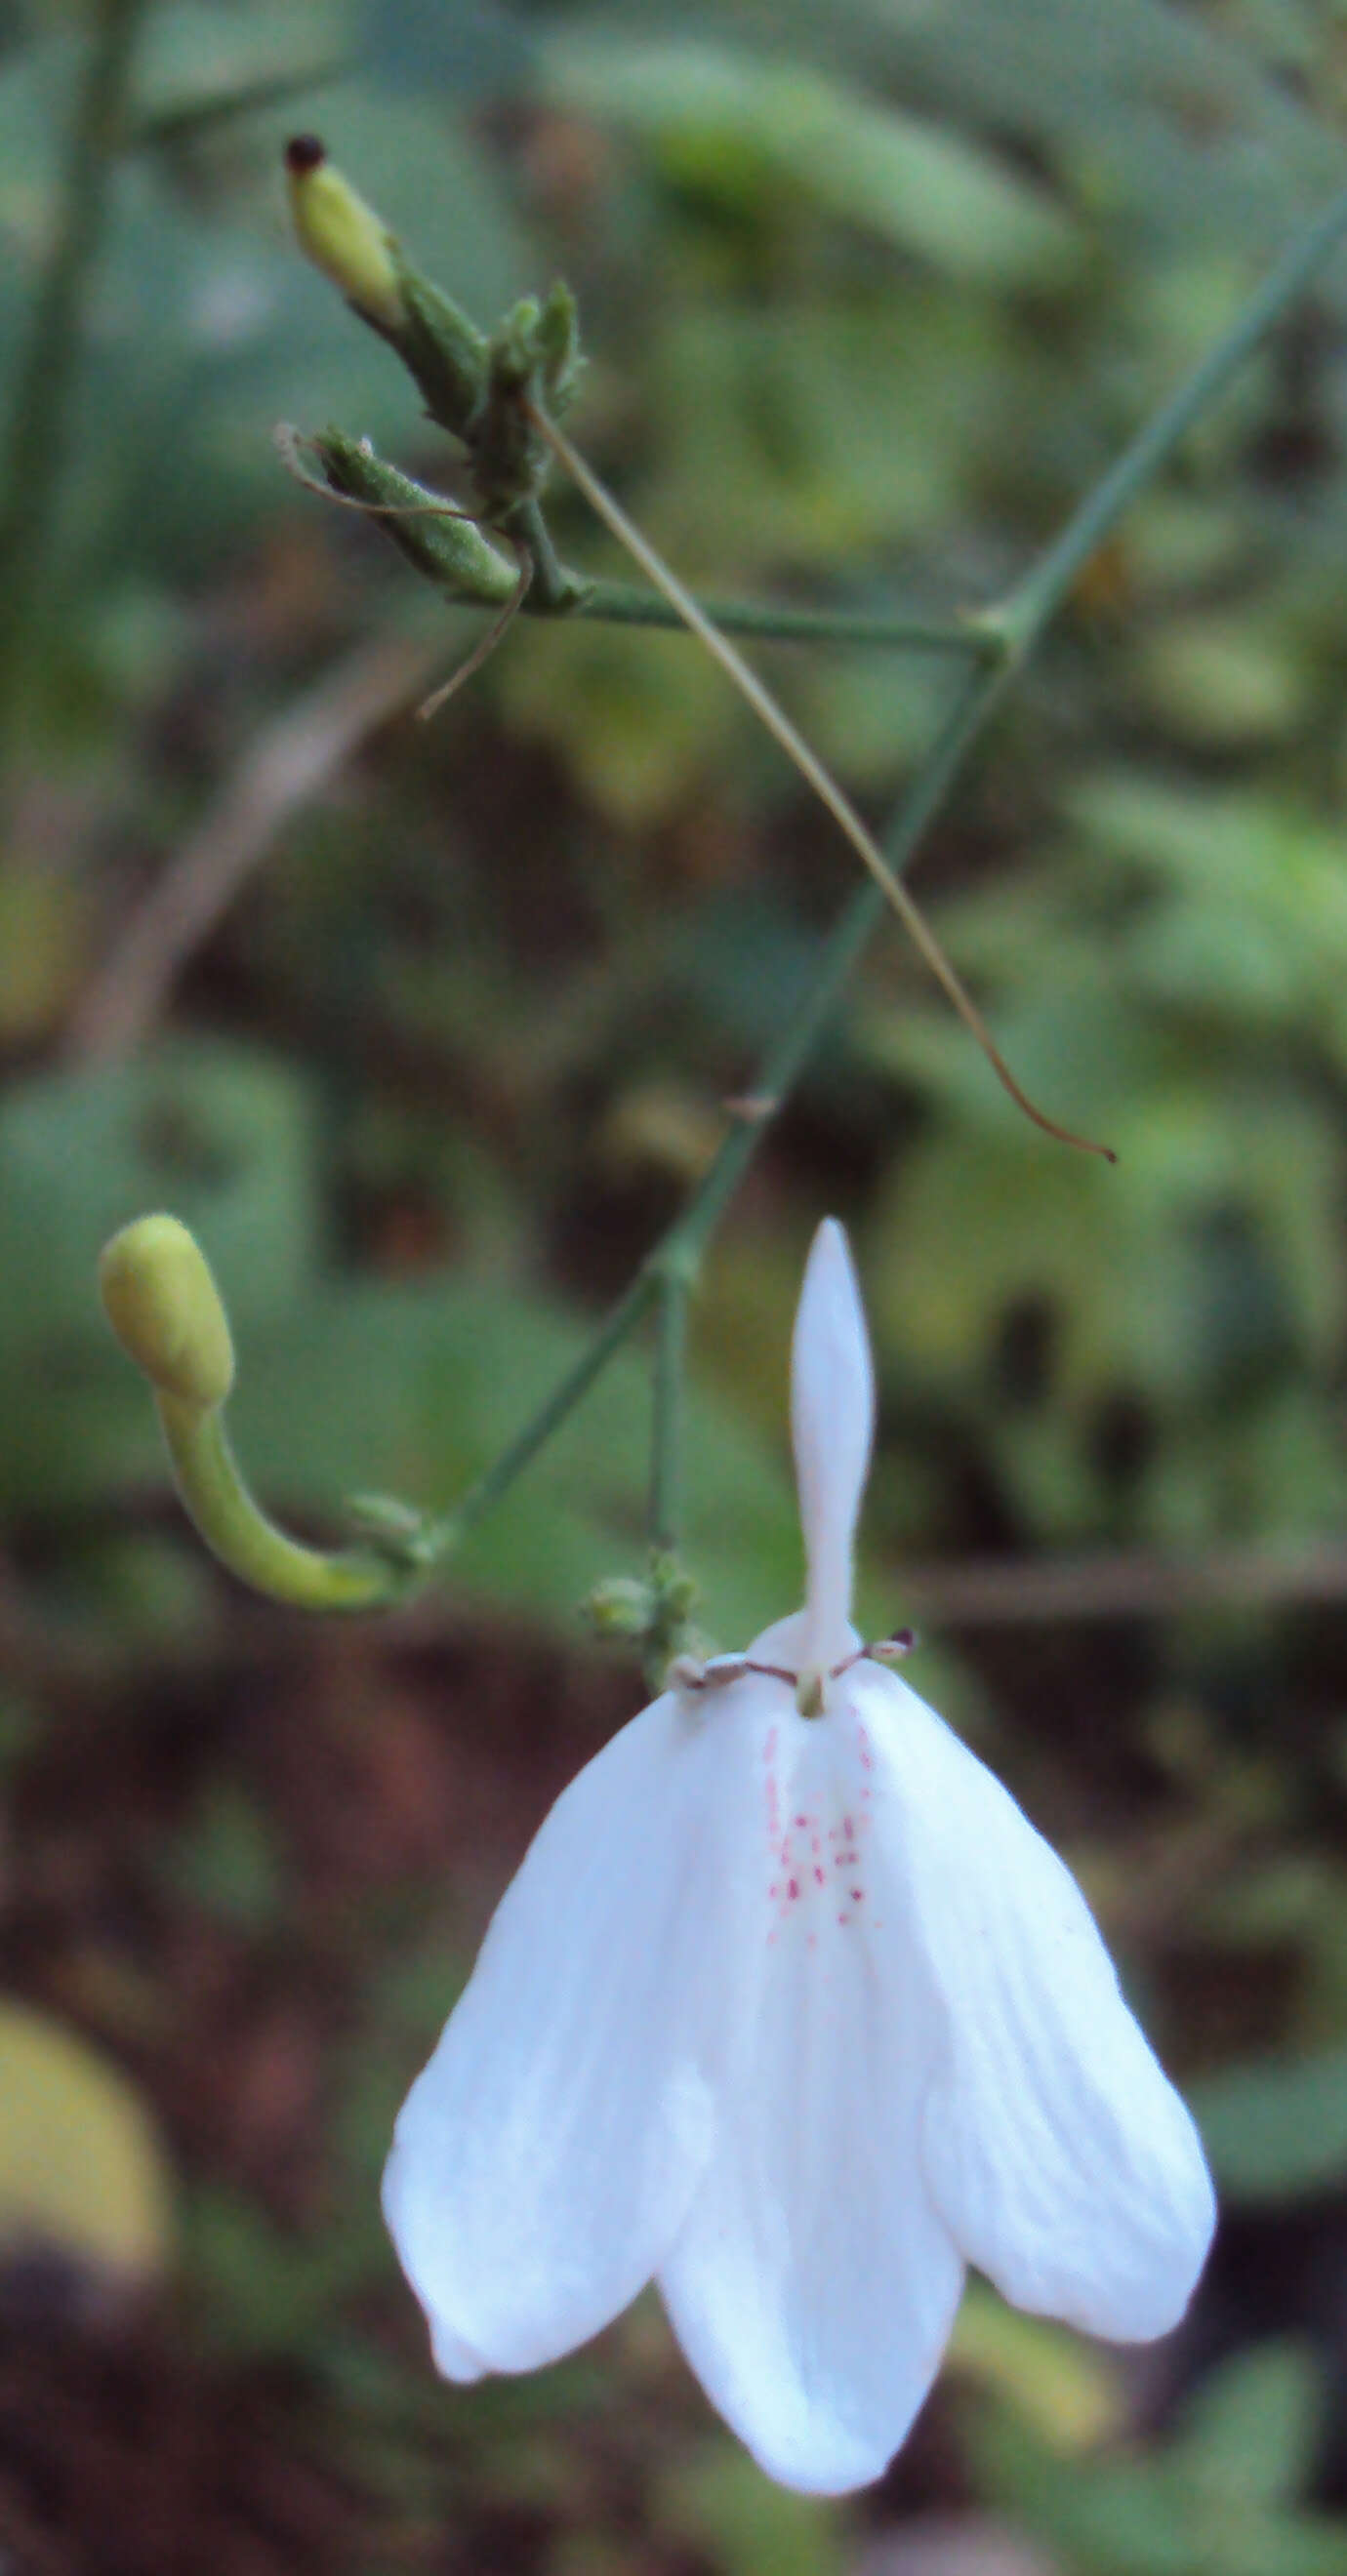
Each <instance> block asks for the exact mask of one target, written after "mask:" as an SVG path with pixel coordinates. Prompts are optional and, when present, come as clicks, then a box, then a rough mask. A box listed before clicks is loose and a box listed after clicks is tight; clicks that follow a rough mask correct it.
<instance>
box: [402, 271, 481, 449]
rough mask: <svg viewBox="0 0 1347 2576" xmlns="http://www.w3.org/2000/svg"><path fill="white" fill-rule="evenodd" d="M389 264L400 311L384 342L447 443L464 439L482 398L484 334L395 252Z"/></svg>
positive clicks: (449, 298)
mask: <svg viewBox="0 0 1347 2576" xmlns="http://www.w3.org/2000/svg"><path fill="white" fill-rule="evenodd" d="M394 258H395V260H396V264H397V276H398V285H399V288H400V290H401V294H402V302H403V306H404V308H405V311H404V319H403V320H402V321H401V322H400V323H399V325H398V327H397V329H396V330H395V331H390V332H388V333H387V334H386V335H385V336H386V337H387V338H388V339H389V340H391V342H392V344H393V347H394V348H395V349H396V350H397V353H398V356H399V357H400V358H401V360H402V363H403V365H404V366H405V367H406V368H407V370H408V372H409V373H410V374H411V375H412V376H414V377H415V379H416V382H417V384H418V385H419V386H420V388H421V391H422V393H423V394H424V396H425V400H426V409H427V411H428V412H429V413H430V416H431V419H432V420H434V421H438V423H439V425H440V427H441V429H447V430H448V431H449V433H450V436H451V437H453V438H466V436H467V433H468V425H469V422H470V421H471V420H472V418H473V416H474V414H475V413H476V412H477V411H478V409H479V408H480V405H481V403H482V400H483V397H484V395H485V392H486V385H487V362H488V349H489V344H488V341H487V338H486V334H485V332H482V331H479V330H478V328H477V325H476V323H475V322H471V321H469V319H468V316H467V314H466V313H464V312H461V311H460V309H459V307H458V305H457V304H455V303H454V302H453V300H452V298H451V297H449V296H447V295H446V294H445V293H444V292H443V290H442V289H441V288H440V287H438V286H433V285H432V284H431V282H430V279H429V278H428V277H423V276H422V275H421V272H420V270H419V269H416V268H412V267H411V266H410V265H409V263H408V262H407V260H406V259H404V258H403V256H402V254H401V252H400V251H399V250H397V249H396V248H395V250H394Z"/></svg>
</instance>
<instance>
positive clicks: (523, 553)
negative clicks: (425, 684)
mask: <svg viewBox="0 0 1347 2576" xmlns="http://www.w3.org/2000/svg"><path fill="white" fill-rule="evenodd" d="M496 533H497V534H502V535H503V536H504V538H505V541H506V544H507V545H510V546H513V548H514V551H515V554H516V556H517V557H518V560H519V579H518V581H517V582H516V583H515V586H514V589H513V590H512V591H511V593H510V596H509V598H508V599H507V600H506V603H505V606H504V607H503V608H502V609H501V611H500V612H499V615H498V616H495V617H493V618H492V620H491V623H490V625H489V626H488V628H487V629H486V632H485V634H484V635H479V636H478V638H477V641H476V643H475V644H474V646H473V648H472V651H471V652H470V654H469V655H468V658H467V660H466V662H460V664H459V666H458V669H457V670H456V671H453V672H451V673H450V676H449V678H448V679H447V680H444V681H442V682H441V684H440V686H439V688H438V689H432V691H431V693H430V696H429V697H428V698H426V699H425V700H424V701H423V703H422V704H421V705H420V706H419V707H418V708H417V710H416V712H417V716H418V717H419V719H420V721H421V723H422V724H428V723H429V721H430V718H431V717H432V716H436V715H438V714H439V711H440V709H441V707H443V706H447V705H448V703H449V700H450V699H451V698H452V697H456V696H457V694H458V692H459V690H460V689H461V688H462V687H463V685H464V683H465V681H468V680H470V679H471V678H472V676H473V673H474V672H475V671H480V670H481V667H482V664H483V663H484V662H489V661H490V659H491V656H492V654H493V653H494V652H495V649H496V646H497V645H498V644H501V643H503V642H504V640H505V637H506V636H507V635H508V633H509V631H510V628H511V627H512V626H513V624H514V622H515V619H516V617H517V616H518V615H519V612H520V609H521V608H522V607H523V605H524V602H525V600H526V599H527V597H528V588H529V583H530V582H531V581H532V579H533V557H532V555H531V554H530V552H529V550H528V547H527V546H526V545H525V543H524V541H523V538H522V537H516V536H513V535H512V534H511V532H510V530H509V529H508V528H506V529H504V530H498V531H496Z"/></svg>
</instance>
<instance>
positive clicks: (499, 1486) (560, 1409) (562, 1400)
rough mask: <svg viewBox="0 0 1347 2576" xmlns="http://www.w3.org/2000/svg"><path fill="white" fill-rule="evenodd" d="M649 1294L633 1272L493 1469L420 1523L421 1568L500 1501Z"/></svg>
mask: <svg viewBox="0 0 1347 2576" xmlns="http://www.w3.org/2000/svg"><path fill="white" fill-rule="evenodd" d="M655 1290H656V1280H655V1277H654V1273H653V1271H652V1270H651V1269H650V1267H649V1266H646V1267H644V1268H642V1269H640V1270H638V1271H637V1274H636V1277H635V1278H634V1279H633V1281H632V1283H631V1286H630V1287H629V1288H627V1289H625V1290H624V1292H623V1294H622V1295H621V1296H620V1297H619V1298H618V1301H617V1304H616V1305H615V1306H613V1307H611V1308H610V1309H609V1312H608V1314H607V1315H606V1317H605V1318H604V1321H603V1322H602V1323H601V1324H600V1325H599V1328H598V1330H597V1332H596V1333H594V1335H593V1336H592V1338H591V1339H590V1340H589V1341H588V1342H587V1343H586V1344H585V1347H584V1349H583V1350H582V1351H581V1353H580V1356H579V1358H578V1359H577V1360H575V1361H573V1362H572V1364H571V1366H570V1368H568V1369H567V1371H566V1374H565V1376H564V1377H563V1378H561V1379H560V1380H559V1382H558V1384H557V1385H556V1386H555V1387H554V1388H553V1391H552V1393H551V1395H549V1396H548V1398H547V1400H546V1402H545V1403H544V1404H542V1405H540V1406H539V1408H538V1411H537V1412H536V1413H535V1414H534V1415H533V1417H532V1419H531V1420H530V1421H528V1422H526V1423H525V1425H524V1428H523V1430H522V1431H521V1432H520V1433H519V1435H518V1438H517V1439H515V1440H512V1441H511V1443H510V1446H509V1448H508V1449H503V1450H502V1451H501V1454H500V1456H499V1458H497V1459H496V1461H495V1463H494V1465H493V1466H490V1467H488V1469H487V1471H486V1473H485V1475H484V1476H479V1477H478V1479H477V1482H476V1484H475V1485H470V1486H469V1487H468V1490H467V1492H466V1494H464V1495H463V1496H462V1497H461V1499H460V1500H459V1501H458V1502H457V1503H456V1504H455V1505H454V1508H453V1510H452V1511H451V1512H446V1513H445V1514H444V1515H443V1517H442V1518H441V1519H439V1520H430V1521H426V1522H424V1523H423V1524H422V1528H421V1532H420V1547H421V1551H422V1562H423V1563H424V1564H427V1565H430V1564H432V1563H435V1562H437V1561H438V1560H439V1559H440V1558H442V1557H445V1556H448V1555H450V1554H451V1553H452V1551H453V1550H454V1548H456V1547H457V1546H458V1544H459V1542H460V1540H461V1539H464V1538H466V1536H467V1534H468V1531H469V1530H470V1529H473V1528H475V1526H476V1524H477V1522H478V1521H480V1520H482V1519H484V1518H485V1516H486V1514H487V1513H488V1512H489V1511H490V1510H491V1508H492V1505H493V1504H495V1503H498V1502H499V1501H500V1498H501V1496H502V1494H504V1493H507V1492H508V1491H509V1488H510V1486H511V1485H512V1484H513V1483H514V1481H515V1478H516V1477H517V1476H519V1475H521V1474H522V1473H523V1470H524V1469H525V1467H527V1466H528V1465H529V1464H530V1462H531V1460H532V1459H534V1458H536V1456H537V1454H538V1451H539V1450H540V1449H541V1448H543V1447H544V1446H545V1444H546V1442H547V1441H549V1440H550V1439H551V1437H552V1434H553V1432H554V1431H558V1430H560V1428H561V1425H562V1423H563V1422H564V1421H565V1420H566V1417H567V1415H568V1414H570V1413H573V1412H574V1410H575V1407H576V1405H577V1404H578V1403H579V1401H580V1398H581V1396H582V1395H586V1394H588V1392H589V1389H590V1387H591V1386H592V1385H593V1384H594V1380H595V1379H596V1377H598V1376H600V1375H601V1373H602V1371H603V1370H604V1369H605V1368H606V1367H607V1365H608V1362H609V1360H610V1359H611V1358H612V1356H613V1353H614V1352H615V1351H618V1350H620V1349H621V1347H622V1344H623V1343H624V1342H625V1340H626V1339H627V1336H628V1334H629V1333H630V1332H631V1331H632V1329H633V1327H634V1326H635V1325H636V1324H638V1323H639V1322H640V1319H641V1317H642V1316H643V1315H644V1314H645V1313H646V1312H647V1310H648V1308H649V1307H650V1305H651V1304H652V1303H653V1300H654V1297H655Z"/></svg>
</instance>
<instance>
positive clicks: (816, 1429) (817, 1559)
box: [791, 1217, 875, 1667]
mask: <svg viewBox="0 0 1347 2576" xmlns="http://www.w3.org/2000/svg"><path fill="white" fill-rule="evenodd" d="M874 1413H875V1391H874V1372H873V1369H872V1367H871V1362H870V1344H869V1339H868V1337H867V1334H866V1329H865V1312H864V1309H863V1307H862V1305H861V1299H860V1291H859V1289H858V1287H857V1285H856V1274H855V1271H854V1270H853V1268H852V1265H851V1255H850V1253H849V1252H848V1250H847V1239H846V1236H845V1234H844V1233H843V1231H842V1228H841V1226H840V1225H839V1224H838V1223H837V1220H836V1218H835V1217H828V1218H826V1219H825V1221H824V1223H823V1224H822V1225H821V1226H820V1227H819V1229H818V1232H817V1234H816V1235H815V1237H814V1241H813V1246H812V1248H811V1251H810V1255H809V1260H808V1263H807V1265H806V1268H805V1274H804V1285H803V1287H802V1289H801V1291H800V1304H799V1310H798V1313H797V1315H796V1318H795V1337H794V1342H793V1345H792V1351H791V1434H792V1438H793V1441H794V1447H795V1473H796V1478H797V1480H798V1483H799V1489H800V1518H801V1521H802V1523H803V1525H804V1543H805V1556H806V1560H807V1568H808V1572H807V1584H806V1609H807V1613H808V1652H807V1654H806V1656H805V1661H806V1663H808V1664H810V1665H817V1666H820V1667H826V1666H827V1665H829V1664H830V1663H832V1662H834V1661H836V1660H837V1659H838V1658H839V1657H840V1656H841V1655H842V1654H844V1653H845V1652H846V1645H845V1637H846V1633H847V1614H848V1611H849V1609H850V1606H851V1552H852V1542H853V1539H854V1536H855V1530H856V1515H857V1512H858V1511H859V1509H860V1500H861V1494H862V1491H863V1490H864V1486H865V1477H866V1470H867V1468H868V1466H869V1463H870V1444H871V1441H872V1439H873V1436H874Z"/></svg>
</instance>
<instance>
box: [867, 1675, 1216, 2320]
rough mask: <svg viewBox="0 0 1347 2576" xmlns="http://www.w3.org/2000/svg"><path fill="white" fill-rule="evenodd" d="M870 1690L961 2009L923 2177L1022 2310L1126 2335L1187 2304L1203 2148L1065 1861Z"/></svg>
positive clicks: (1203, 2230)
mask: <svg viewBox="0 0 1347 2576" xmlns="http://www.w3.org/2000/svg"><path fill="white" fill-rule="evenodd" d="M854 1696H855V1702H856V1706H857V1709H858V1711H859V1713H860V1715H861V1717H862V1718H863V1720H864V1722H865V1724H866V1726H867V1729H868V1731H869V1733H870V1735H871V1738H872V1740H873V1742H874V1746H875V1752H876V1757H877V1763H878V1767H879V1769H880V1771H881V1773H882V1774H884V1775H886V1776H887V1777H888V1778H889V1779H891V1780H892V1781H893V1782H894V1783H895V1784H896V1785H897V1787H898V1791H899V1798H900V1801H901V1806H902V1809H903V1810H904V1818H905V1840H906V1851H905V1853H904V1854H901V1855H895V1859H896V1863H897V1865H898V1866H903V1867H906V1869H907V1871H908V1872H909V1874H910V1883H911V1887H912V1892H913V1899H914V1905H915V1913H916V1920H917V1932H918V1937H919V1939H920V1941H921V1943H922V1946H923V1948H924V1951H925V1954H926V1957H927V1959H928V1961H929V1963H930V1968H931V1971H932V1974H933V1976H934V1978H935V1981H936V1983H937V1985H938V1987H939V1990H940V1993H941V1995H942V1997H943V1999H944V2004H945V2007H946V2016H947V2036H946V2044H945V2048H944V2051H943V2053H942V2062H941V2064H940V2067H939V2070H938V2073H937V2076H936V2080H935V2082H934V2084H933V2085H932V2088H931V2093H930V2098H929V2101H928V2103H927V2109H926V2121H925V2135H924V2149H925V2166H926V2172H927V2174H928V2176H929V2178H930V2187H931V2190H932V2193H933V2195H934V2197H935V2199H936V2202H937V2204H938V2206H939V2208H940V2210H941V2212H942V2214H943V2216H944V2217H945V2219H946V2220H947V2222H948V2224H949V2226H950V2228H951V2230H952V2231H953V2234H954V2236H955V2237H956V2239H957V2241H958V2243H959V2245H960V2246H961V2247H962V2249H963V2252H964V2253H965V2255H966V2256H967V2257H968V2260H969V2261H970V2262H972V2263H976V2264H977V2265H978V2267H979V2269H980V2270H981V2271H983V2272H986V2273H987V2274H988V2275H989V2276H990V2278H991V2279H992V2280H993V2281H994V2282H995V2283H996V2286H997V2288H998V2289H999V2290H1001V2291H1002V2292H1003V2293H1004V2295H1005V2297H1006V2298H1008V2299H1011V2300H1013V2301H1014V2302H1015V2305H1016V2306H1017V2307H1022V2308H1028V2309H1031V2310H1033V2311H1035V2312H1037V2313H1039V2314H1043V2315H1047V2316H1057V2317H1062V2318H1065V2319H1066V2321H1067V2322H1068V2323H1069V2324H1072V2325H1076V2326H1080V2327H1082V2328H1084V2330H1085V2331H1086V2332H1087V2333H1091V2334H1098V2335H1104V2336H1107V2337H1109V2338H1111V2339H1112V2340H1114V2341H1116V2342H1122V2343H1130V2342H1138V2343H1140V2342H1147V2341H1149V2340H1150V2339H1151V2337H1152V2336H1155V2335H1159V2334H1164V2333H1166V2332H1167V2331H1168V2330H1169V2328H1170V2327H1171V2326H1173V2325H1175V2324H1176V2323H1177V2321H1178V2319H1179V2318H1180V2317H1181V2316H1182V2314H1183V2311H1184V2309H1185V2307H1186V2306H1187V2303H1188V2299H1189V2297H1190V2295H1191V2293H1192V2290H1193V2287H1194V2284H1195V2283H1196V2280H1197V2277H1198V2274H1199V2273H1200V2271H1201V2269H1202V2265H1203V2262H1204V2261H1205V2259H1206V2254H1207V2249H1208V2246H1209V2244H1210V2241H1211V2234H1212V2229H1213V2226H1214V2224H1215V2201H1214V2196H1213V2193H1212V2186H1211V2178H1210V2176H1209V2174H1208V2172H1207V2167H1206V2163H1205V2160H1204V2158H1203V2154H1202V2148H1201V2144H1200V2141H1199V2139H1198V2135H1197V2131H1196V2130H1195V2128H1194V2126H1193V2123H1192V2121H1191V2119H1190V2118H1189V2115H1188V2113H1187V2111H1186V2110H1185V2108H1184V2105H1183V2103H1182V2102H1181V2100H1180V2098H1179V2096H1178V2094H1177V2093H1176V2092H1175V2090H1174V2088H1173V2086H1172V2085H1171V2084H1170V2083H1169V2082H1168V2080H1167V2079H1166V2077H1165V2076H1164V2074H1163V2073H1162V2072H1161V2069H1160V2067H1159V2065H1158V2064H1157V2062H1156V2059H1155V2058H1154V2056H1153V2055H1152V2053H1151V2050H1150V2048H1149V2047H1148V2045H1147V2043H1146V2040H1145V2039H1144V2037H1143V2036H1142V2033H1141V2031H1140V2029H1139V2027H1138V2025H1137V2023H1136V2022H1135V2021H1134V2019H1133V2017H1132V2015H1131V2013H1130V2012H1129V2011H1128V2009H1127V2006H1126V2004H1125V2003H1124V2001H1123V1999H1122V1996H1121V1994H1120V1992H1119V1988H1118V1980H1117V1974H1116V1971H1115V1970H1114V1968H1113V1965H1112V1962H1111V1961H1110V1959H1109V1956H1108V1953H1107V1951H1106V1950H1105V1948H1104V1945H1103V1942H1102V1940H1101V1939H1100V1936H1099V1933H1098V1930H1097V1928H1096V1926H1095V1922H1094V1918H1093V1916H1092V1915H1091V1913H1090V1910H1089V1907H1088V1906H1087V1905H1086V1902H1085V1899H1084V1897H1083V1896H1082V1895H1081V1892H1080V1889H1079V1888H1078V1887H1077V1885H1076V1882H1075V1880H1074V1879H1073V1878H1072V1876H1071V1873H1070V1871H1069V1870H1068V1869H1067V1868H1066V1867H1065V1865H1064V1864H1063V1863H1062V1862H1061V1861H1060V1860H1059V1859H1058V1858H1057V1856H1056V1854H1055V1852H1053V1851H1052V1850H1051V1848H1050V1846H1049V1845H1048V1844H1047V1843H1046V1842H1044V1840H1043V1838H1042V1836H1041V1835H1040V1834H1037V1833H1036V1832H1035V1831H1034V1829H1033V1827H1032V1826H1031V1825H1030V1824H1029V1823H1028V1821H1027V1820H1026V1818H1025V1817H1024V1816H1023V1815H1022V1814H1021V1812H1020V1810H1019V1808H1018V1807H1017V1806H1016V1804H1015V1801H1014V1799H1013V1798H1011V1797H1010V1796H1009V1794H1008V1792H1007V1791H1006V1790H1005V1789H1003V1788H1002V1787H1001V1784H1000V1782H999V1781H998V1780H996V1779H995V1778H994V1777H993V1775H992V1773H991V1772H990V1771H988V1770H987V1769H986V1767H985V1766H984V1765H983V1764H982V1763H981V1762H979V1761H978V1760H977V1758H976V1756H975V1755H973V1754H972V1753H970V1752H969V1751H968V1749H967V1747H966V1746H965V1745H963V1744H961V1743H960V1742H959V1739H958V1737H957V1736H956V1735H954V1734H953V1733H952V1732H951V1730H950V1729H949V1728H948V1727H947V1726H946V1725H945V1724H944V1723H943V1721H942V1720H941V1719H940V1718H938V1717H937V1716H936V1715H935V1713H934V1711H933V1710H932V1709H929V1708H927V1707H926V1705H925V1703H924V1702H923V1701H922V1700H920V1699H918V1698H917V1696H916V1694H915V1692H913V1691H911V1690H909V1689H908V1688H907V1686H906V1684H905V1683H903V1682H901V1681H900V1680H899V1679H898V1678H897V1676H896V1675H894V1674H888V1673H880V1672H877V1671H875V1670H874V1669H873V1668H872V1667H867V1666H861V1667H858V1668H857V1673H856V1675H855V1690H854Z"/></svg>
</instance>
